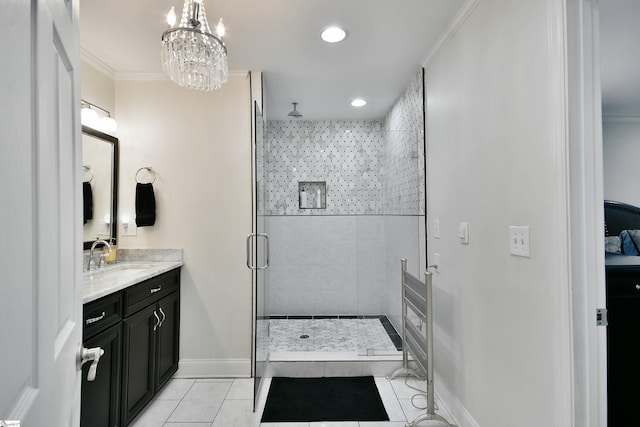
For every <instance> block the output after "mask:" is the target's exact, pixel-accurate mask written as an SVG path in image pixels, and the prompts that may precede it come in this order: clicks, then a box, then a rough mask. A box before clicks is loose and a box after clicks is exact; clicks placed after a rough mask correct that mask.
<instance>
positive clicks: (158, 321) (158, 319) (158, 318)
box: [153, 310, 160, 331]
mask: <svg viewBox="0 0 640 427" xmlns="http://www.w3.org/2000/svg"><path fill="white" fill-rule="evenodd" d="M153 315H154V316H156V320H157V323H156V324H155V325H153V330H154V331H155V330H156V329H158V326H160V317H158V313H156V311H155V310H153Z"/></svg>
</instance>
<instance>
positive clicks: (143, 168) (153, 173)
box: [136, 166, 156, 184]
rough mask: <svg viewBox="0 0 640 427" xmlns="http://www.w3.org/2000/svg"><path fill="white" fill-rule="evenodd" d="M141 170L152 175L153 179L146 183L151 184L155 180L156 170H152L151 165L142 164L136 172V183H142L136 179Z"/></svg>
mask: <svg viewBox="0 0 640 427" xmlns="http://www.w3.org/2000/svg"><path fill="white" fill-rule="evenodd" d="M143 170H146V171H147V172H148V173H149V174H151V175H152V176H153V181H151V182H148V183H147V184H153V183H154V182H156V171H154V170H153V169H152V168H151V166H143V167H141V168H140V169H138V171H137V172H136V183H138V184H144V183H142V182H140V181H138V174H139V173H140V172H142V171H143Z"/></svg>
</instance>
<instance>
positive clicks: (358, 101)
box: [351, 98, 367, 107]
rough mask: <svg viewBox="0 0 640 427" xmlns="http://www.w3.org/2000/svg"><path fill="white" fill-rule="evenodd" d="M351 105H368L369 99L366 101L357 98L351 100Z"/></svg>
mask: <svg viewBox="0 0 640 427" xmlns="http://www.w3.org/2000/svg"><path fill="white" fill-rule="evenodd" d="M351 105H352V106H353V107H363V106H365V105H367V101H365V100H364V99H362V98H356V99H354V100H353V101H351Z"/></svg>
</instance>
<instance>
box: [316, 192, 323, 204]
mask: <svg viewBox="0 0 640 427" xmlns="http://www.w3.org/2000/svg"><path fill="white" fill-rule="evenodd" d="M316 197H317V199H318V204H317V205H316V206H317V207H318V209H322V193H321V192H320V189H319V188H318V190H317V191H316Z"/></svg>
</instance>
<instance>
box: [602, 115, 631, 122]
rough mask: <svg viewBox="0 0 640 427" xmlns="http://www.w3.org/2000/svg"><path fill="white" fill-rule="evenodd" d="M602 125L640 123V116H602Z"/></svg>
mask: <svg viewBox="0 0 640 427" xmlns="http://www.w3.org/2000/svg"><path fill="white" fill-rule="evenodd" d="M602 123H640V116H626V115H625V116H622V115H621V116H616V115H614V116H602Z"/></svg>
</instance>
